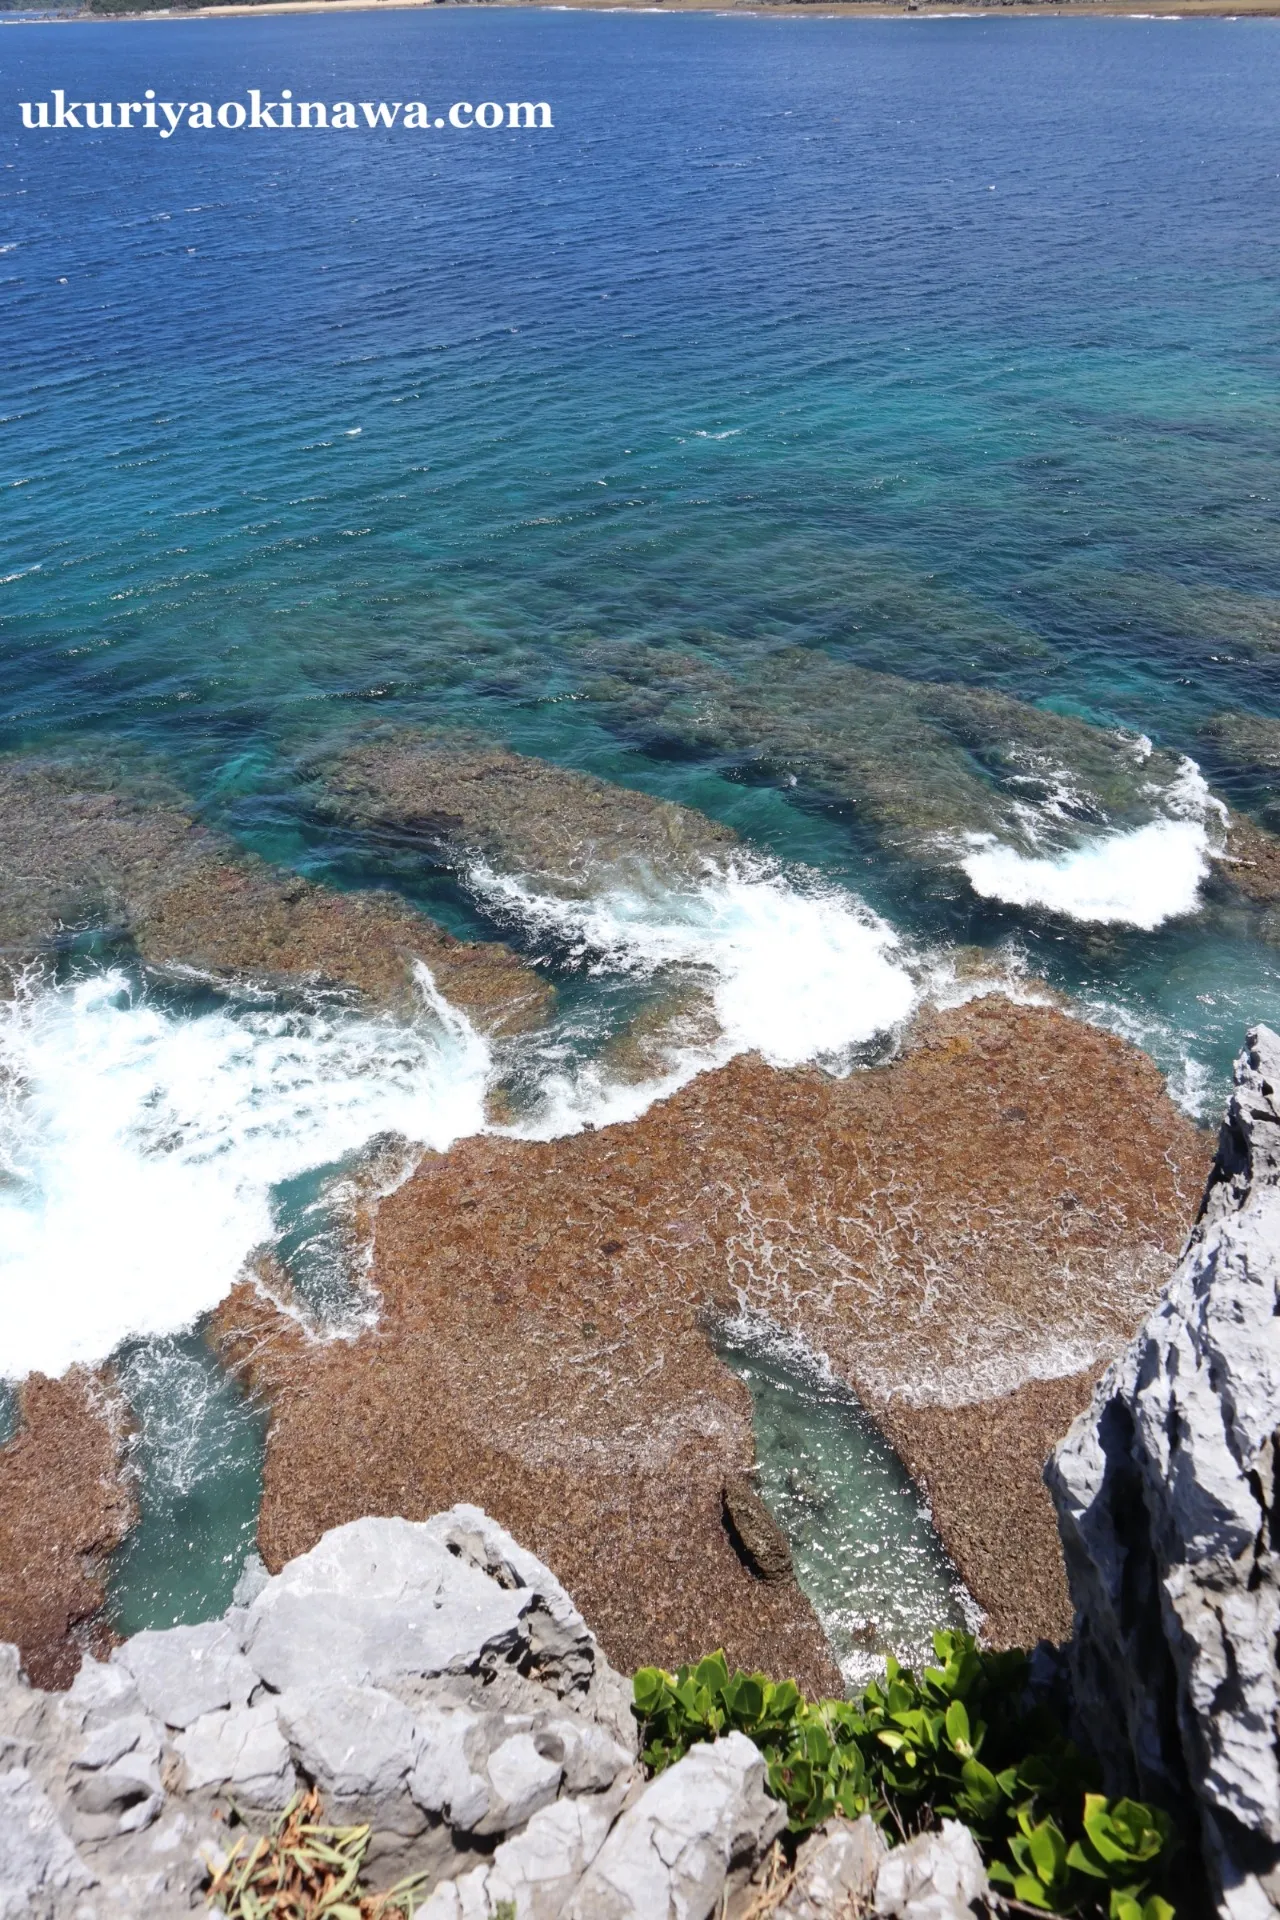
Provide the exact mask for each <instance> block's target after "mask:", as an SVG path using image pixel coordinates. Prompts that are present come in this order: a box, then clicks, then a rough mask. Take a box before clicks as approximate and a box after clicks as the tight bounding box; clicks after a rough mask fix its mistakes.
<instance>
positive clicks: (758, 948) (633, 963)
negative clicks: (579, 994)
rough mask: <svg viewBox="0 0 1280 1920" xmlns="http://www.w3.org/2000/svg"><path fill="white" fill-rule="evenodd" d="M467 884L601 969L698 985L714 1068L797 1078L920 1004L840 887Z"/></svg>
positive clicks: (749, 874) (760, 880) (479, 875)
mask: <svg viewBox="0 0 1280 1920" xmlns="http://www.w3.org/2000/svg"><path fill="white" fill-rule="evenodd" d="M471 881H472V884H473V885H474V886H475V888H476V890H477V892H478V893H480V894H481V896H482V897H483V898H484V899H485V900H486V902H487V903H488V904H489V905H490V906H491V908H493V909H494V910H496V911H498V912H501V913H503V914H504V915H506V916H508V917H510V918H512V919H514V920H516V921H518V922H520V923H522V924H523V925H524V926H525V927H526V928H527V929H529V930H531V931H533V932H534V933H536V934H538V935H540V936H542V937H550V938H553V939H557V940H559V941H561V942H562V943H564V945H565V946H566V947H567V949H568V952H569V955H570V957H571V958H572V959H575V960H577V961H578V962H580V963H583V964H585V965H586V966H588V967H589V968H592V969H594V970H595V971H598V972H601V973H606V972H619V973H630V974H633V975H637V976H642V977H644V976H653V975H656V974H660V973H663V972H672V973H676V974H683V975H684V976H686V977H688V978H692V979H693V980H695V981H696V980H699V979H700V980H701V981H703V982H704V983H705V986H706V989H707V993H708V996H709V999H710V1001H711V1004H712V1006H713V1008H714V1012H715V1018H716V1024H717V1026H718V1029H719V1036H718V1038H717V1040H716V1041H715V1042H714V1043H713V1044H712V1046H711V1049H710V1054H711V1056H712V1057H714V1058H716V1059H719V1060H725V1059H729V1058H731V1057H732V1056H733V1055H734V1054H737V1053H747V1052H756V1053H760V1054H762V1055H763V1057H764V1058H765V1059H766V1060H767V1061H768V1062H769V1064H770V1065H771V1066H775V1067H795V1066H800V1065H801V1064H802V1063H803V1062H805V1061H809V1060H820V1059H824V1058H830V1057H833V1056H838V1055H839V1054H841V1053H843V1052H847V1050H848V1049H849V1048H851V1047H854V1046H859V1045H862V1044H865V1043H866V1042H867V1041H869V1040H872V1039H874V1038H875V1037H876V1035H877V1034H882V1033H885V1032H888V1031H889V1030H891V1029H892V1028H893V1027H895V1026H897V1025H898V1024H899V1022H900V1021H902V1020H904V1019H905V1018H906V1016H907V1015H908V1014H909V1013H910V1011H911V1009H912V1007H913V1006H914V1005H915V1002H916V999H917V997H918V994H917V988H916V986H915V983H914V981H913V979H912V977H911V974H910V973H909V972H908V971H907V969H906V967H905V966H904V965H903V964H902V960H901V957H900V951H899V949H900V943H899V940H898V936H897V935H896V934H895V933H894V931H893V929H892V927H890V926H889V925H888V923H887V922H886V921H884V920H881V919H880V918H879V917H878V916H877V915H876V914H874V913H872V912H871V911H870V910H869V909H868V908H867V907H865V906H863V905H862V903H861V902H860V901H858V900H857V899H855V898H854V896H853V895H852V894H850V893H847V892H845V891H843V890H842V889H839V888H836V887H829V886H821V885H819V884H817V883H816V882H815V883H813V884H812V885H804V884H801V883H799V882H798V881H795V880H793V879H792V878H791V877H789V876H788V875H785V874H783V873H781V872H780V871H777V870H772V869H768V868H765V867H763V866H761V867H760V868H758V869H754V870H753V869H750V868H747V867H746V866H745V865H744V866H743V867H740V868H736V869H730V870H728V871H712V870H709V871H708V873H707V874H706V876H705V877H704V878H703V879H702V880H701V881H698V882H692V883H690V885H689V886H688V887H686V888H678V887H672V886H671V885H669V884H663V885H658V884H657V883H654V884H653V885H651V886H646V885H644V884H641V883H640V882H639V881H635V882H631V883H629V884H626V885H614V886H612V887H609V888H607V889H605V890H603V891H601V892H600V893H597V894H595V895H593V896H591V897H590V898H588V899H567V898H564V897H561V896H558V895H553V894H549V893H541V892H538V891H536V890H535V889H534V888H533V887H532V886H530V885H529V884H528V882H526V881H524V880H520V879H516V878H513V877H511V876H509V875H505V874H499V873H496V872H494V871H493V870H492V869H491V868H488V867H483V866H481V867H477V868H476V869H474V871H473V872H472V875H471ZM700 1064H705V1060H704V1059H702V1057H701V1056H700Z"/></svg>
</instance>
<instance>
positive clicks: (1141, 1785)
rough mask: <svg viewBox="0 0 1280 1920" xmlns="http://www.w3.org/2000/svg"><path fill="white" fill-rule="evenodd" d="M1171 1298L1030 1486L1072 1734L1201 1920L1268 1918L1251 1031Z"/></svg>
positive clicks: (1266, 1633) (1263, 1189)
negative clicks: (1185, 1885)
mask: <svg viewBox="0 0 1280 1920" xmlns="http://www.w3.org/2000/svg"><path fill="white" fill-rule="evenodd" d="M1235 1077H1236V1085H1235V1091H1234V1093H1233V1095H1232V1097H1231V1101H1230V1105H1229V1107H1228V1110H1227V1117H1226V1120H1225V1122H1224V1125H1223V1128H1222V1133H1221V1137H1220V1141H1219V1147H1218V1157H1217V1162H1216V1164H1215V1167H1214V1171H1213V1174H1212V1175H1211V1177H1210V1181H1209V1186H1208V1188H1207V1190H1206V1194H1205V1199H1204V1203H1203V1206H1202V1209H1201V1214H1200V1217H1199V1219H1198V1221H1197V1222H1196V1225H1195V1227H1194V1229H1193V1231H1192V1234H1191V1237H1190V1239H1189V1241H1188V1243H1187V1247H1186V1250H1185V1252H1184V1254H1183V1257H1182V1259H1181V1261H1180V1263H1179V1265H1178V1268H1177V1270H1176V1272H1175V1273H1174V1276H1173V1278H1172V1280H1171V1281H1170V1282H1169V1285H1168V1287H1167V1288H1166V1289H1165V1292H1164V1294H1163V1296H1162V1298H1161V1300H1160V1303H1159V1305H1158V1306H1157V1307H1156V1309H1155V1310H1154V1311H1153V1313H1152V1314H1151V1315H1150V1317H1149V1319H1148V1320H1147V1322H1146V1324H1145V1325H1144V1326H1143V1328H1142V1330H1141V1331H1140V1332H1139V1334H1138V1335H1137V1336H1136V1338H1135V1339H1134V1340H1133V1341H1132V1343H1131V1344H1130V1346H1129V1347H1128V1348H1127V1349H1126V1351H1125V1353H1124V1354H1123V1355H1122V1356H1121V1357H1120V1359H1119V1360H1117V1361H1116V1362H1115V1363H1114V1365H1113V1366H1112V1367H1111V1368H1109V1369H1108V1371H1107V1373H1106V1374H1105V1375H1104V1376H1103V1379H1102V1380H1101V1382H1100V1383H1099V1386H1098V1389H1097V1392H1096V1393H1095V1395H1094V1400H1093V1404H1092V1406H1091V1408H1090V1409H1089V1411H1088V1412H1087V1413H1085V1414H1083V1415H1082V1416H1081V1417H1080V1418H1079V1419H1078V1420H1077V1421H1076V1422H1075V1424H1074V1426H1073V1427H1072V1429H1071V1431H1070V1433H1069V1434H1068V1436H1067V1438H1066V1439H1065V1440H1064V1441H1063V1442H1062V1444H1061V1445H1060V1446H1059V1447H1058V1449H1057V1451H1056V1452H1055V1454H1054V1456H1053V1458H1052V1460H1051V1461H1050V1463H1049V1466H1048V1468H1047V1469H1046V1480H1047V1482H1048V1485H1049V1489H1050V1492H1051V1493H1052V1495H1053V1499H1054V1503H1055V1505H1056V1507H1057V1510H1058V1524H1059V1528H1060V1531H1061V1535H1062V1542H1063V1549H1064V1552H1065V1556H1066V1563H1067V1573H1068V1578H1069V1580H1070V1583H1071V1592H1072V1599H1073V1602H1074V1605H1075V1616H1076V1617H1075V1632H1074V1636H1073V1640H1072V1643H1071V1646H1070V1649H1069V1658H1070V1666H1071V1674H1072V1682H1073V1687H1074V1692H1075V1698H1076V1704H1077V1710H1078V1712H1079V1715H1080V1719H1081V1722H1082V1727H1083V1731H1084V1732H1085V1733H1086V1735H1087V1737H1088V1739H1089V1740H1090V1742H1091V1744H1092V1745H1093V1746H1094V1747H1095V1748H1096V1749H1097V1751H1098V1753H1099V1755H1100V1756H1101V1758H1102V1760H1103V1762H1104V1765H1105V1767H1106V1769H1107V1772H1108V1775H1109V1779H1110V1784H1111V1785H1112V1787H1113V1789H1115V1790H1129V1791H1137V1792H1138V1793H1139V1794H1142V1795H1144V1796H1148V1797H1150V1798H1152V1799H1155V1800H1158V1801H1162V1802H1163V1803H1164V1804H1165V1805H1167V1806H1169V1807H1171V1808H1172V1809H1173V1810H1174V1812H1175V1814H1176V1816H1177V1817H1178V1818H1179V1820H1180V1822H1181V1823H1182V1825H1183V1827H1184V1829H1190V1830H1194V1828H1195V1827H1196V1826H1197V1825H1198V1827H1199V1830H1200V1835H1201V1839H1202V1846H1203V1853H1204V1858H1205V1863H1206V1869H1207V1873H1208V1877H1209V1882H1210V1892H1211V1896H1212V1898H1213V1899H1214V1901H1215V1902H1216V1903H1217V1906H1218V1908H1219V1910H1220V1912H1221V1913H1222V1914H1223V1915H1224V1916H1230V1920H1254V1916H1256V1917H1257V1920H1269V1916H1270V1915H1271V1913H1272V1912H1273V1910H1274V1909H1275V1908H1276V1907H1277V1906H1280V1744H1278V1734H1277V1728H1278V1726H1280V1667H1278V1666H1277V1656H1278V1654H1280V1553H1278V1551H1277V1549H1278V1548H1280V1499H1278V1495H1280V1488H1278V1487H1277V1480H1276V1470H1277V1438H1278V1430H1280V1317H1278V1316H1280V1038H1278V1037H1277V1036H1276V1034H1274V1033H1272V1032H1271V1031H1270V1029H1268V1028H1266V1027H1258V1028H1256V1029H1254V1030H1253V1031H1251V1032H1250V1034H1249V1036H1248V1045H1247V1047H1246V1049H1245V1051H1244V1053H1242V1054H1241V1056H1240V1058H1239V1059H1238V1060H1237V1062H1236V1075H1235Z"/></svg>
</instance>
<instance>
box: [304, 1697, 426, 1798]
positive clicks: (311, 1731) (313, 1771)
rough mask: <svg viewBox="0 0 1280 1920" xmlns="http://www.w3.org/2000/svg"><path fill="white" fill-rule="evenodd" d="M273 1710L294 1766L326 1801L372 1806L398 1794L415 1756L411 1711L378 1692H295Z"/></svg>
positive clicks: (415, 1726) (398, 1701)
mask: <svg viewBox="0 0 1280 1920" xmlns="http://www.w3.org/2000/svg"><path fill="white" fill-rule="evenodd" d="M274 1704H275V1711H276V1717H277V1719H278V1721H279V1724H280V1727H281V1730H282V1731H283V1733H284V1735H285V1737H286V1738H287V1740H288V1742H289V1745H290V1747H291V1749H292V1751H293V1756H294V1758H295V1760H296V1761H297V1763H298V1765H299V1766H300V1767H301V1768H302V1769H303V1771H304V1772H305V1773H306V1774H307V1775H308V1777H309V1778H310V1779H312V1780H314V1781H315V1783H316V1785H317V1786H318V1787H319V1789H320V1791H321V1793H323V1794H324V1795H325V1796H326V1798H330V1797H331V1798H333V1799H336V1800H359V1801H367V1802H376V1801H379V1800H388V1799H390V1798H391V1797H392V1795H394V1794H396V1793H399V1792H400V1791H401V1790H402V1788H403V1786H404V1782H405V1776H406V1775H407V1774H408V1773H410V1772H411V1771H412V1769H413V1766H414V1763H415V1761H416V1760H417V1757H418V1746H419V1736H418V1730H417V1725H416V1722H415V1720H414V1717H413V1713H412V1712H411V1710H410V1709H409V1708H408V1707H406V1706H405V1705H404V1703H403V1702H402V1701H400V1700H397V1699H396V1697H395V1695H394V1694H392V1693H387V1692H386V1691H385V1690H384V1689H383V1688H381V1687H349V1686H325V1685H321V1686H317V1687H297V1688H294V1689H291V1690H290V1691H289V1692H288V1693H282V1694H281V1695H280V1697H279V1699H278V1700H276V1702H275V1703H274Z"/></svg>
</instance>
